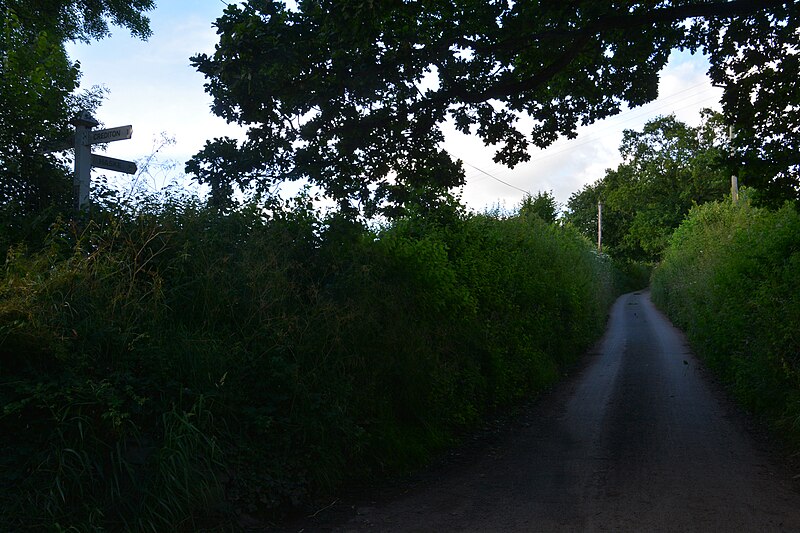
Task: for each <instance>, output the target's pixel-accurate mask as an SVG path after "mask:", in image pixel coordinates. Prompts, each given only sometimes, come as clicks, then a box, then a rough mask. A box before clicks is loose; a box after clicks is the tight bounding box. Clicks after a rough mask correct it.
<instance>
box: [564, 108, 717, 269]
mask: <svg viewBox="0 0 800 533" xmlns="http://www.w3.org/2000/svg"><path fill="white" fill-rule="evenodd" d="M724 130H725V123H724V120H723V117H722V115H720V114H718V113H712V112H710V111H706V112H705V113H704V117H703V122H702V124H701V125H700V126H698V127H691V126H687V125H686V124H684V123H683V122H680V121H678V120H676V119H675V116H674V115H670V116H666V117H659V118H656V119H653V120H651V121H649V122H648V123H647V124H645V126H644V128H642V130H641V131H634V130H625V132H624V134H623V140H622V145H621V146H620V153H621V155H622V157H623V162H622V163H621V164H620V165H619V166H618V167H617V168H616V169H608V170H607V171H606V175H605V177H604V178H603V179H601V180H598V181H597V182H595V183H593V184H591V185H587V186H586V187H584V188H583V189H582V190H581V191H579V192H576V193H575V194H573V195H572V196H571V197H570V199H569V202H568V204H567V212H566V219H567V220H568V221H569V222H571V223H572V224H573V225H575V226H576V227H577V228H578V229H579V230H580V231H581V232H582V233H583V234H584V235H586V236H587V237H589V238H592V239H594V237H595V236H596V235H597V203H598V202H602V203H603V204H604V209H603V244H604V246H603V247H604V249H605V250H607V251H609V252H610V253H611V254H613V255H615V256H617V257H620V258H624V259H629V260H637V261H639V260H645V261H654V260H657V259H658V258H659V257H660V256H661V252H662V251H663V250H664V248H665V247H666V245H667V244H668V239H669V237H670V235H672V232H673V231H674V230H675V228H677V227H678V225H680V223H681V221H682V220H683V218H684V217H685V216H686V213H688V212H689V209H691V207H692V206H693V205H695V204H701V203H705V202H708V201H711V200H718V199H721V198H722V197H723V196H724V195H725V194H726V193H727V192H729V190H730V188H729V186H730V174H729V171H728V167H727V160H726V157H727V156H726V154H727V153H728V151H729V149H730V147H729V145H728V142H727V137H726V136H725V134H724Z"/></svg>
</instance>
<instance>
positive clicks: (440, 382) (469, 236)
mask: <svg viewBox="0 0 800 533" xmlns="http://www.w3.org/2000/svg"><path fill="white" fill-rule="evenodd" d="M267 212H268V213H269V216H267V215H265V214H264V212H262V211H261V210H260V209H257V208H256V207H254V206H250V207H246V208H243V209H240V210H238V211H234V212H232V213H229V214H226V215H224V216H222V215H220V214H219V213H217V212H215V211H213V210H209V209H206V208H202V207H199V206H198V205H196V204H195V203H193V202H191V201H188V202H187V201H181V202H177V203H176V202H172V203H170V202H167V203H165V204H162V205H151V206H149V207H148V206H145V207H141V208H140V210H139V212H137V213H130V212H125V211H124V210H122V211H118V212H117V214H115V215H111V214H109V212H106V213H96V214H95V215H94V217H93V218H91V219H90V220H89V221H86V220H84V221H78V222H69V223H57V224H55V225H54V226H53V228H52V229H51V231H50V234H49V237H48V239H47V241H46V242H45V243H44V244H43V245H42V246H41V247H39V248H37V249H35V250H34V249H26V248H25V247H23V246H16V247H15V246H12V247H10V248H9V250H10V251H9V254H8V257H7V260H6V263H5V267H4V269H3V271H2V277H0V365H1V366H0V375H1V376H2V379H1V380H0V402H2V405H3V411H2V415H0V435H2V436H3V437H2V439H1V440H0V461H2V466H3V468H2V471H0V521H2V522H3V523H4V524H8V525H9V527H10V528H12V529H20V530H22V529H56V530H69V529H73V530H80V531H84V530H92V529H98V530H99V529H128V530H139V531H145V530H149V531H162V530H186V531H195V530H198V529H202V528H207V527H212V526H214V525H215V524H216V525H220V524H225V523H226V521H230V520H231V517H232V516H234V513H235V512H245V513H250V514H253V513H272V512H276V511H280V510H285V509H288V508H290V507H292V506H297V505H300V504H302V503H303V502H304V501H306V500H307V498H308V497H309V495H310V494H313V493H314V492H315V491H320V490H330V489H331V488H334V487H336V486H338V485H340V484H341V483H343V482H347V481H351V480H354V479H361V478H364V477H369V476H375V475H385V474H386V473H390V472H397V471H402V470H405V469H408V468H413V467H415V466H418V465H420V464H422V463H423V462H424V461H426V460H427V459H429V458H430V456H431V454H432V453H434V452H435V451H437V450H439V449H441V448H442V447H443V446H445V445H447V444H449V443H451V442H452V441H453V439H454V438H455V437H456V435H458V434H459V432H461V431H463V430H464V429H465V428H469V427H470V426H472V425H474V424H475V423H476V422H477V421H478V420H479V419H480V416H481V415H482V414H483V413H485V412H487V411H488V410H490V409H494V408H497V407H500V406H505V405H509V404H511V403H513V402H516V401H519V400H520V399H523V398H526V397H529V396H530V395H534V394H537V393H538V392H540V391H541V390H543V388H545V387H547V386H548V385H549V384H551V383H553V381H555V380H556V379H557V378H558V376H559V375H560V374H561V373H562V372H563V371H564V370H565V369H566V368H568V367H569V366H570V365H571V364H572V363H573V362H574V361H575V359H576V357H577V356H578V355H580V354H581V353H582V351H583V350H584V349H585V348H586V347H587V346H588V345H589V344H590V343H591V342H593V341H594V339H595V338H596V337H597V336H598V335H599V333H600V332H601V331H602V328H603V325H604V322H605V317H606V310H607V308H608V306H609V305H610V303H611V301H612V298H613V296H614V293H615V281H614V280H615V279H616V274H615V269H614V267H613V265H611V264H610V263H609V262H608V261H607V259H605V258H604V257H603V256H599V255H598V254H596V253H595V252H594V251H593V250H592V248H591V246H590V245H589V244H588V243H587V242H586V241H585V240H584V239H583V238H581V237H580V236H579V235H578V234H577V233H575V232H574V231H573V230H571V229H568V228H561V227H558V226H555V225H550V224H546V223H544V222H543V221H541V220H540V219H539V218H538V217H534V216H527V215H518V216H513V217H508V218H499V217H495V216H489V215H467V214H464V213H461V212H460V211H459V210H458V209H454V210H453V212H452V213H450V214H449V215H448V216H447V217H440V219H439V220H434V219H433V218H431V217H427V218H426V217H423V216H417V217H410V218H407V219H404V220H400V221H398V222H396V223H394V224H392V225H391V226H388V227H386V228H383V229H381V230H379V231H371V230H368V229H366V228H365V227H364V226H362V225H361V224H359V223H357V222H354V221H352V220H349V219H348V218H346V217H344V216H342V215H332V216H328V217H322V216H320V215H319V214H317V213H315V212H314V211H313V210H312V209H311V207H310V202H309V201H308V199H305V198H301V199H299V200H298V201H297V202H296V203H294V204H292V205H288V206H283V207H281V206H277V205H273V206H271V208H270V210H269V211H267Z"/></svg>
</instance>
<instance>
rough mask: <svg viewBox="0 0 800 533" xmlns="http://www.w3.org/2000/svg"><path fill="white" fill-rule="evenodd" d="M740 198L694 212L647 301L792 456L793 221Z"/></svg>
mask: <svg viewBox="0 0 800 533" xmlns="http://www.w3.org/2000/svg"><path fill="white" fill-rule="evenodd" d="M742 197H743V199H742V201H740V202H739V203H738V204H732V203H730V202H724V203H711V204H705V205H702V206H700V207H696V208H694V209H693V210H692V212H691V213H690V215H689V217H688V218H687V220H686V221H685V222H684V223H683V224H682V225H681V226H680V227H679V228H678V230H677V231H676V232H675V235H674V236H673V237H672V242H671V244H670V247H669V248H668V249H667V253H666V255H665V258H664V262H663V263H662V265H661V266H659V267H658V268H657V269H656V271H655V272H654V275H653V297H654V300H655V301H656V303H657V304H658V305H659V306H661V307H662V308H663V309H665V310H666V312H667V313H668V314H669V316H670V317H671V318H672V319H673V320H674V321H675V322H676V323H677V324H679V325H680V326H681V327H682V328H683V329H684V330H685V331H686V333H687V335H688V337H689V339H690V341H691V342H692V344H693V346H694V347H695V348H696V350H697V351H698V353H699V355H700V356H701V357H703V358H704V359H705V360H706V361H707V362H708V363H709V365H710V366H711V367H712V368H714V369H715V370H716V371H717V372H719V373H720V375H721V376H722V377H723V379H724V380H725V381H726V382H727V383H728V384H730V386H731V387H732V389H733V391H734V392H735V394H736V396H737V397H738V398H739V399H740V400H741V401H742V402H743V403H744V404H745V405H746V406H747V407H748V408H750V409H751V410H753V411H754V412H756V413H758V414H759V415H761V416H763V417H764V418H765V420H768V421H769V422H771V423H772V424H773V425H774V426H775V427H776V428H777V429H779V430H780V431H781V432H782V433H783V434H784V435H785V436H787V437H788V438H789V440H790V442H792V443H793V445H794V446H795V447H800V337H798V334H797V332H798V331H800V215H798V212H797V210H796V208H795V207H794V206H793V205H791V204H787V205H786V206H784V207H783V208H782V209H779V210H777V211H771V210H768V209H766V208H757V207H753V206H752V205H751V204H750V202H749V200H748V191H747V190H744V191H743V194H742Z"/></svg>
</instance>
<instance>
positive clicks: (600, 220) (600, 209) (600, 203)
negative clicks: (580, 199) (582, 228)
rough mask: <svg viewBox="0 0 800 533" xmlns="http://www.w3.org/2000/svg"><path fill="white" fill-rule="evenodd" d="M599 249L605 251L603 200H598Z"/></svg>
mask: <svg viewBox="0 0 800 533" xmlns="http://www.w3.org/2000/svg"><path fill="white" fill-rule="evenodd" d="M597 251H598V252H600V253H602V252H603V201H602V200H597Z"/></svg>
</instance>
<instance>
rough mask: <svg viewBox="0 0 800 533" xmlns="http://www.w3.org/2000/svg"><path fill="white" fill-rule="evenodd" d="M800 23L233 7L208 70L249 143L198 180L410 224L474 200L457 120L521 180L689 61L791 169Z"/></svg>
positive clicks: (385, 7)
mask: <svg viewBox="0 0 800 533" xmlns="http://www.w3.org/2000/svg"><path fill="white" fill-rule="evenodd" d="M797 17H798V3H797V2H794V1H785V0H784V1H776V0H770V1H765V0H762V1H759V2H754V1H752V0H732V1H726V2H717V1H707V0H706V1H704V0H680V1H678V0H671V1H655V0H645V1H638V2H628V1H626V2H619V1H616V0H604V1H598V0H577V1H572V2H540V1H537V0H522V1H515V2H509V1H506V0H492V1H486V0H457V1H453V0H421V1H415V2H399V1H388V2H387V1H384V2H364V1H362V0H337V1H336V2H332V1H329V0H322V1H317V0H314V1H311V0H307V1H300V2H298V3H297V6H296V8H293V7H287V5H286V4H285V3H284V2H280V1H263V0H258V1H255V0H253V1H246V2H242V3H235V4H234V3H232V4H231V5H230V6H229V7H228V8H227V9H226V10H225V13H224V14H223V16H222V17H220V18H219V19H218V20H217V22H216V26H217V28H218V34H219V43H218V45H217V47H216V51H215V52H214V54H212V55H207V54H199V55H197V56H196V57H194V58H193V63H194V65H195V66H196V67H197V68H198V70H199V71H200V72H202V73H203V74H204V75H205V76H206V78H207V83H206V89H207V91H208V92H209V94H211V96H212V97H213V99H214V104H213V110H214V112H215V113H216V114H218V115H219V116H221V117H224V118H225V119H226V120H228V121H231V122H236V123H239V124H242V125H245V126H248V127H249V133H248V137H247V139H246V140H245V141H244V142H243V143H237V142H236V141H234V140H232V139H217V140H215V141H211V142H209V143H208V144H207V145H206V147H205V148H204V149H203V151H202V152H200V153H198V154H197V155H196V156H195V157H194V158H193V159H192V161H191V162H190V164H189V166H188V167H187V168H188V169H189V170H190V171H191V172H192V173H194V174H195V175H196V176H197V178H198V179H199V180H201V181H204V182H211V183H212V184H214V183H216V186H215V189H216V190H218V191H224V190H225V189H226V186H229V185H231V184H244V185H245V186H246V187H254V188H265V187H268V186H269V185H270V184H271V183H273V182H274V181H277V180H285V179H290V180H295V179H307V180H310V181H311V182H312V183H314V184H316V185H319V186H320V187H321V188H322V189H324V190H325V191H326V192H327V193H328V195H329V196H330V197H331V198H334V199H336V200H337V201H338V202H339V203H340V205H341V206H342V207H343V208H362V209H365V210H366V212H367V214H371V213H372V212H374V211H375V210H376V209H383V210H384V212H387V213H395V214H396V213H397V211H398V207H401V206H403V205H405V203H406V202H407V201H409V200H418V199H419V198H424V199H425V201H426V202H428V203H437V202H439V201H440V196H439V195H440V194H441V192H442V191H446V190H448V189H450V188H452V187H454V186H457V185H460V184H463V180H464V173H463V169H462V167H461V164H460V162H459V161H453V159H452V158H451V156H450V155H449V154H448V153H447V152H445V151H444V150H443V148H442V141H443V134H442V130H441V126H442V125H443V124H444V123H445V122H446V121H452V123H454V124H455V126H456V127H457V128H458V129H459V130H460V131H462V132H464V133H472V134H476V135H478V136H479V137H481V138H482V139H483V140H484V141H485V143H486V144H487V145H493V146H497V147H498V149H497V152H496V156H495V160H496V161H498V162H502V163H504V164H507V165H509V166H514V165H515V164H517V163H519V162H521V161H527V160H528V159H530V153H529V148H530V146H531V145H535V146H538V147H546V146H549V145H550V144H551V143H552V142H553V141H555V140H556V139H557V138H558V137H559V136H561V135H563V136H567V137H574V136H575V135H576V128H577V126H578V125H580V124H588V123H591V122H593V121H595V120H598V119H601V118H604V117H608V116H611V115H614V114H616V113H618V112H619V111H620V110H621V109H622V108H623V106H624V105H625V104H628V105H631V106H636V105H641V104H644V103H646V102H649V101H652V100H653V99H655V98H656V97H657V93H658V76H659V72H660V71H661V69H662V68H663V67H664V66H665V64H666V63H667V60H668V57H669V55H670V52H671V51H672V50H673V49H676V48H682V49H689V50H691V51H701V52H703V53H706V54H707V55H709V57H710V60H711V73H712V75H713V78H714V81H715V82H716V83H717V84H718V85H720V86H722V87H723V88H724V90H725V102H726V111H727V112H728V116H727V120H728V121H729V122H730V123H734V124H739V123H742V127H740V128H739V130H740V139H741V142H742V143H747V142H751V143H752V142H757V145H758V146H759V147H761V148H763V150H761V149H760V148H756V149H755V150H756V151H757V152H758V153H759V155H760V156H761V157H762V158H767V159H769V158H770V157H771V156H772V155H773V153H777V152H778V151H780V152H781V153H782V154H784V155H785V156H786V158H783V159H782V160H781V161H780V164H778V161H777V159H776V160H775V162H776V165H777V166H775V168H773V170H775V171H777V170H779V169H783V170H786V169H787V168H789V167H791V168H794V167H796V165H797V159H796V157H797V150H796V140H797V139H796V135H797V134H796V131H799V130H800V129H799V128H797V125H798V122H799V121H798V110H799V109H800V108H798V106H797V103H798V94H797V91H796V87H797V83H798V82H797V79H798V74H800V72H799V69H798V60H797V57H798V55H797V53H796V52H797V45H798V39H800V32H798V31H797V29H798V18H797ZM739 45H741V46H742V48H741V50H742V53H740V52H739V50H740V48H738V47H737V46H739ZM764 61H769V62H768V63H764ZM744 103H746V104H747V105H744ZM743 112H744V113H743ZM521 116H527V117H529V118H530V120H525V121H523V120H520V117H521ZM776 117H780V118H781V120H776ZM523 124H525V126H524V127H525V128H528V129H527V131H525V130H523V126H522V125H523ZM753 136H757V139H756V141H754V140H753V139H754V137H753ZM759 150H760V151H759ZM232 152H233V153H235V154H234V155H232ZM751 152H752V150H751ZM220 158H222V159H224V160H226V161H227V163H226V164H219V160H220ZM787 158H788V159H787ZM787 165H788V166H787ZM219 170H222V172H220V171H219ZM790 179H794V178H790ZM794 183H795V185H796V181H795V182H794Z"/></svg>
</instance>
